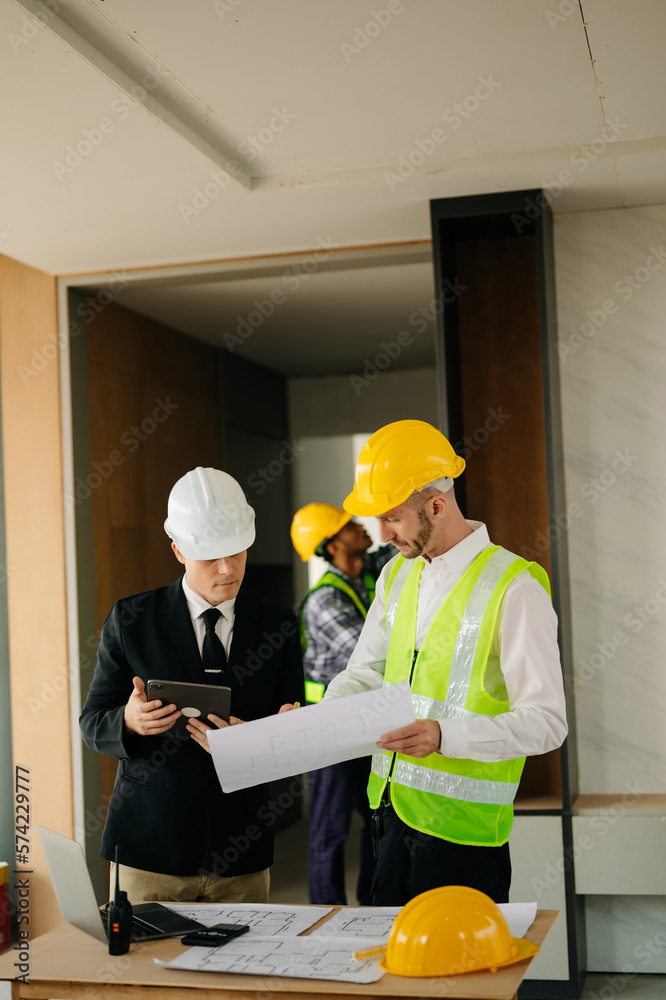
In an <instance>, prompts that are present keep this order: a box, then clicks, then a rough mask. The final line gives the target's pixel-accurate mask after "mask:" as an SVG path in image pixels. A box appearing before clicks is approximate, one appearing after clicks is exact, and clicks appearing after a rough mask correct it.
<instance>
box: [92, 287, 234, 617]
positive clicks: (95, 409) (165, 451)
mask: <svg viewBox="0 0 666 1000" xmlns="http://www.w3.org/2000/svg"><path fill="white" fill-rule="evenodd" d="M88 364H89V367H88V376H89V387H90V447H91V469H92V471H93V473H94V472H95V470H96V468H97V470H100V469H101V470H102V475H104V474H105V473H108V476H107V477H106V478H104V479H103V481H102V482H100V483H99V485H98V486H97V487H96V488H95V489H94V490H93V494H92V503H93V533H94V545H95V592H96V607H97V626H98V627H99V626H101V624H102V622H103V621H104V619H105V618H106V616H107V614H108V613H109V611H110V609H111V606H112V605H113V603H114V602H115V601H116V600H118V598H119V597H125V596H127V595H128V594H132V593H137V592H139V591H141V590H146V589H148V588H150V587H157V586H162V585H163V584H167V583H170V582H171V581H172V580H174V579H176V577H177V576H178V575H179V564H178V563H177V562H176V560H175V558H174V556H173V553H172V552H171V549H170V542H169V539H168V537H167V535H166V534H165V532H164V527H163V525H164V520H165V518H166V508H167V499H168V496H169V492H170V490H171V487H172V486H173V484H174V483H175V481H176V480H177V479H178V478H179V477H180V476H182V475H184V473H186V472H187V471H188V470H190V469H193V468H195V467H196V466H197V465H203V466H219V465H220V463H221V455H220V442H219V430H218V428H219V419H218V400H217V395H218V390H217V380H216V369H215V352H214V350H213V348H211V347H208V346H207V345H205V344H201V343H199V342H198V341H195V340H192V339H191V338H189V337H186V336H185V335H184V334H180V333H178V332H177V331H174V330H171V329H169V328H168V327H165V326H162V325H161V324H159V323H156V322H154V321H153V320H150V319H147V318H146V317H143V316H140V315H138V314H137V313H133V312H130V311H129V310H127V309H123V308H122V307H120V306H118V305H115V304H112V305H109V306H107V308H106V309H105V310H104V311H103V312H102V313H100V314H99V315H98V316H97V317H96V318H95V320H94V322H93V323H91V324H90V327H89V332H88Z"/></svg>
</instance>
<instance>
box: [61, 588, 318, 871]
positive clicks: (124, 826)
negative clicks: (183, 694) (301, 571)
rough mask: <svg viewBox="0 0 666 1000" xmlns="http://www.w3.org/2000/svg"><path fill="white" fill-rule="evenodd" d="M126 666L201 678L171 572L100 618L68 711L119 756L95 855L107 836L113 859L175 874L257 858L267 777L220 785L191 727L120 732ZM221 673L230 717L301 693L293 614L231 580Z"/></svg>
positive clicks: (267, 843)
mask: <svg viewBox="0 0 666 1000" xmlns="http://www.w3.org/2000/svg"><path fill="white" fill-rule="evenodd" d="M135 675H137V676H139V677H141V678H142V679H143V681H144V683H146V682H147V681H148V680H150V679H151V678H154V679H160V680H180V681H193V682H195V683H199V684H205V683H208V680H207V678H206V675H205V673H204V669H203V663H202V660H201V656H200V654H199V649H198V646H197V641H196V636H195V634H194V629H193V627H192V621H191V619H190V614H189V610H188V607H187V601H186V600H185V594H184V593H183V588H182V582H181V580H178V581H176V583H173V584H172V585H171V586H170V587H160V588H158V589H157V590H149V591H146V592H145V593H142V594H136V595H134V596H133V597H128V598H124V599H123V600H120V601H118V602H117V603H116V604H115V605H114V607H113V609H112V611H111V613H110V615H109V617H108V618H107V620H106V622H105V623H104V626H103V627H102V633H101V636H100V642H99V648H98V652H97V665H96V667H95V672H94V675H93V679H92V683H91V685H90V690H89V691H88V696H87V698H86V701H85V704H84V706H83V711H82V713H81V718H80V724H81V732H82V734H83V739H84V742H85V744H86V746H88V747H90V748H91V749H92V750H97V751H98V752H99V753H103V754H108V755H109V756H111V757H119V758H120V763H119V765H118V772H117V774H116V783H115V787H114V790H113V795H112V797H111V801H110V803H109V811H108V815H107V819H106V825H105V827H104V833H103V835H102V843H101V847H100V854H101V855H102V857H103V858H107V859H109V860H113V858H114V854H115V848H116V845H118V859H119V861H120V863H121V864H124V865H129V866H131V867H132V868H142V869H145V870H147V871H154V872H162V873H164V874H169V875H182V876H187V875H196V874H197V873H198V872H200V871H213V872H215V873H216V874H219V875H225V876H231V875H245V874H248V873H249V872H254V871H260V870H261V869H263V868H267V867H268V866H269V865H270V864H271V863H272V860H273V836H272V827H273V824H274V823H275V819H276V812H275V811H274V810H272V809H271V808H269V804H268V786H267V785H258V786H256V787H255V788H249V789H247V790H242V791H238V792H232V793H229V794H225V793H224V792H222V789H221V787H220V784H219V781H218V779H217V775H216V774H215V769H214V766H213V762H212V758H211V757H210V755H209V754H208V753H206V751H205V750H204V749H203V748H202V747H200V746H199V745H198V744H197V743H195V741H194V740H193V739H192V738H191V737H189V736H185V737H178V736H177V735H175V734H174V731H173V730H169V731H168V732H166V733H163V734H162V735H160V736H139V735H137V734H135V733H130V732H129V731H128V730H127V729H126V728H125V727H124V724H123V714H124V710H125V705H126V704H127V700H128V698H129V697H130V695H131V693H132V678H133V677H134V676H135ZM221 683H222V684H225V685H227V686H228V687H230V688H231V713H232V715H235V716H237V717H238V718H240V719H245V720H246V721H250V720H252V719H260V718H263V717H265V716H267V715H272V714H273V713H275V712H277V711H278V709H279V708H280V706H281V705H283V704H284V703H285V702H294V701H301V702H304V701H305V694H304V690H303V666H302V659H301V647H300V640H299V633H298V625H297V621H296V617H295V615H294V614H293V613H292V612H291V611H288V610H287V609H285V608H282V607H280V606H279V605H278V604H274V603H273V602H272V601H268V600H266V599H264V598H262V597H258V596H256V595H254V594H250V593H248V592H247V591H246V590H245V589H244V588H243V587H241V589H240V591H239V593H238V596H237V598H236V605H235V620H234V631H233V638H232V643H231V649H230V653H229V662H228V666H227V669H226V670H225V672H224V675H223V678H222V681H221ZM296 784H298V783H296ZM294 793H295V794H298V791H297V790H296V786H294Z"/></svg>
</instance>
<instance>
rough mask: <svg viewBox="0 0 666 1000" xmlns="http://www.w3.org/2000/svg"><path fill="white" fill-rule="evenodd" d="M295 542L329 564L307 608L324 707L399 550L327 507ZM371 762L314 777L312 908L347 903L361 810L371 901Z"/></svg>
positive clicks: (314, 698) (301, 521)
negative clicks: (347, 857)
mask: <svg viewBox="0 0 666 1000" xmlns="http://www.w3.org/2000/svg"><path fill="white" fill-rule="evenodd" d="M291 540H292V542H293V544H294V548H295V549H296V551H297V552H298V554H299V556H300V557H301V559H302V560H303V562H307V561H308V560H309V559H311V558H312V556H314V555H318V556H320V557H321V558H323V559H325V560H326V562H327V563H328V568H327V570H326V572H325V573H324V574H323V575H322V576H321V577H320V578H319V580H318V581H317V583H316V584H315V585H314V587H312V588H311V589H310V590H309V591H308V592H307V594H306V595H305V597H304V598H303V602H302V604H301V610H300V625H301V643H302V645H303V663H304V666H305V676H306V681H305V697H306V699H307V701H309V702H313V703H314V702H318V701H321V699H322V698H323V697H324V692H325V691H326V686H327V685H328V684H329V683H330V681H331V680H333V678H334V677H335V675H336V674H338V673H339V672H340V671H341V670H344V668H345V667H346V666H347V661H348V660H349V657H350V656H351V654H352V652H353V650H354V647H355V645H356V643H357V642H358V637H359V635H360V634H361V629H362V628H363V622H364V621H365V619H366V615H367V613H368V609H369V607H370V605H371V604H372V601H373V599H374V596H375V581H376V579H377V577H378V576H379V573H380V570H381V568H382V566H383V565H384V563H385V562H387V561H388V560H389V559H390V558H391V556H392V555H393V548H392V546H390V545H384V546H382V548H380V549H379V550H377V551H375V552H372V553H370V552H368V549H370V547H371V546H372V539H371V538H370V535H369V534H368V533H367V531H366V530H365V528H364V527H363V525H362V524H360V523H359V522H356V521H352V517H351V514H348V513H347V511H345V510H340V508H339V507H334V506H332V505H331V504H327V503H309V504H307V505H306V506H305V507H301V509H300V510H298V511H296V513H295V514H294V519H293V521H292V523H291ZM369 774H370V758H369V757H361V758H359V759H358V760H347V761H343V762H342V763H340V764H331V765H330V766H329V767H322V768H320V769H319V770H317V771H312V772H311V773H310V796H309V813H310V836H309V840H308V886H309V891H310V902H311V903H320V904H321V903H323V904H329V905H338V904H342V905H346V903H347V894H346V889H345V863H344V849H345V843H346V840H347V836H348V834H349V826H350V822H351V817H352V813H353V812H357V813H359V814H360V816H361V818H362V819H363V829H362V830H361V845H360V864H359V873H358V880H357V883H356V895H357V898H358V901H359V903H360V904H361V905H362V906H368V905H369V904H370V901H371V887H372V878H373V875H374V869H375V865H374V858H373V854H372V843H371V839H370V817H371V811H370V807H369V805H368V797H367V795H366V790H365V789H366V785H367V783H368V776H369Z"/></svg>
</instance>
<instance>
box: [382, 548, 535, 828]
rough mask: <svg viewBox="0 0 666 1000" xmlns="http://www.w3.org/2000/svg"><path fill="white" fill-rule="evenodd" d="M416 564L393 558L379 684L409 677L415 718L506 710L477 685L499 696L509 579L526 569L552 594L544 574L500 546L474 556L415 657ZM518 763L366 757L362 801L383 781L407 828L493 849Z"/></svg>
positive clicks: (505, 821)
mask: <svg viewBox="0 0 666 1000" xmlns="http://www.w3.org/2000/svg"><path fill="white" fill-rule="evenodd" d="M422 569H423V562H422V560H420V559H414V560H410V561H407V560H405V559H404V558H403V557H402V556H399V557H398V559H397V560H396V562H395V564H394V566H393V567H392V569H391V573H390V575H389V578H388V580H387V585H386V600H385V612H386V633H387V634H386V641H387V648H388V654H387V659H386V671H385V675H384V683H385V684H399V683H401V681H404V680H410V681H411V690H412V703H413V706H414V715H415V716H416V718H417V719H437V720H440V719H473V718H475V717H478V716H482V715H488V716H494V715H501V714H503V713H504V712H508V711H509V709H510V705H509V702H508V699H506V690H505V689H504V695H505V698H504V699H501V698H500V699H497V698H494V697H493V696H492V695H490V694H488V692H487V691H486V689H485V687H484V678H485V676H486V674H488V676H489V677H493V678H495V683H494V688H499V689H500V691H499V692H498V693H501V689H503V687H504V685H503V678H502V674H501V669H500V664H499V662H498V658H497V655H496V654H495V653H494V652H493V651H492V643H493V637H494V635H495V631H496V627H497V619H498V615H499V610H500V606H501V603H502V598H503V597H504V594H505V592H506V589H507V587H508V586H509V584H510V583H511V581H512V580H515V578H516V577H517V576H518V575H519V574H520V573H522V572H523V571H524V570H528V572H529V573H531V575H532V576H533V577H534V578H535V579H536V580H538V582H539V583H540V584H541V585H542V586H543V587H544V588H545V589H546V590H547V591H548V593H549V594H550V584H549V581H548V576H547V574H546V572H545V570H544V569H542V567H541V566H539V565H538V564H537V563H528V562H527V561H526V560H525V559H521V558H520V557H519V556H516V555H514V554H513V553H512V552H507V551H506V549H503V548H501V547H500V546H498V545H495V546H490V547H488V548H486V549H484V550H483V552H481V553H480V554H479V555H478V556H477V558H476V559H475V560H474V562H473V563H472V564H471V566H469V568H468V569H467V570H466V572H465V573H464V574H463V576H462V577H461V578H460V580H459V581H458V583H457V584H456V585H455V587H454V588H453V590H452V591H451V593H450V594H449V596H448V597H447V598H446V600H445V601H444V603H443V604H442V606H441V607H440V609H439V611H438V612H437V614H436V615H435V618H434V619H433V621H432V624H431V625H430V628H429V630H428V633H427V635H426V637H425V640H424V642H423V644H422V645H421V649H420V651H419V653H418V655H417V656H416V657H415V649H414V647H415V637H416V611H417V605H418V593H419V577H420V575H421V570H422ZM524 763H525V758H524V757H521V758H517V759H515V760H502V761H497V762H493V763H489V762H484V761H478V760H460V759H457V758H452V757H446V756H444V755H443V754H438V753H432V754H430V755H429V756H428V757H408V756H406V755H404V754H400V753H388V752H385V753H377V754H373V757H372V771H371V774H370V781H369V783H368V798H369V800H370V805H371V806H372V808H373V809H376V808H377V807H378V806H379V803H380V801H381V798H382V794H383V792H384V788H385V786H386V782H387V781H388V778H389V776H390V779H391V780H390V783H389V785H390V796H391V802H392V804H393V807H394V809H395V811H396V813H397V814H398V816H399V817H400V818H401V819H402V820H403V822H405V823H407V825H408V826H411V827H413V828H414V829H416V830H420V831H422V832H423V833H428V834H431V835H432V836H435V837H441V838H442V839H443V840H450V841H453V842H454V843H457V844H470V845H476V846H495V847H497V846H499V845H500V844H504V843H506V841H507V840H508V839H509V833H510V831H511V826H512V823H513V800H514V798H515V794H516V791H517V789H518V783H519V781H520V776H521V773H522V770H523V765H524Z"/></svg>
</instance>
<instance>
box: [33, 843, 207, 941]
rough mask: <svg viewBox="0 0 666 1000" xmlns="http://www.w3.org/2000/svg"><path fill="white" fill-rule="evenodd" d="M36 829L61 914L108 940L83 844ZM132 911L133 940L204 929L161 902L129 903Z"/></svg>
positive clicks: (105, 915) (81, 927) (93, 935)
mask: <svg viewBox="0 0 666 1000" xmlns="http://www.w3.org/2000/svg"><path fill="white" fill-rule="evenodd" d="M37 829H38V831H39V837H40V840H41V842H42V847H43V848H44V853H45V855H46V861H47V863H48V866H49V871H50V873H51V881H52V882H53V888H54V889H55V894H56V899H57V900H58V906H59V907H60V912H61V914H62V916H63V918H64V919H65V920H66V921H67V923H69V924H73V925H74V926H75V927H78V928H79V930H82V931H85V932H86V934H91V935H92V937H95V938H97V940H98V941H103V942H104V944H107V943H108V934H107V929H106V917H107V914H106V908H105V907H98V906H97V900H96V899H95V893H94V891H93V887H92V882H91V881H90V874H89V872H88V867H87V865H86V859H85V857H84V855H83V848H82V847H81V845H80V844H79V843H77V841H75V840H70V839H69V837H63V836H62V835H61V834H59V833H54V832H53V830H47V829H46V827H43V826H38V827H37ZM132 911H133V917H132V936H131V940H132V941H154V940H156V939H157V938H163V937H182V935H183V934H187V933H189V932H190V931H200V930H205V927H204V925H203V924H200V923H198V922H197V921H196V920H191V919H190V918H189V917H184V916H181V915H180V914H179V913H175V912H174V911H173V910H170V909H168V907H166V906H162V905H161V904H160V903H136V904H132Z"/></svg>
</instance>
